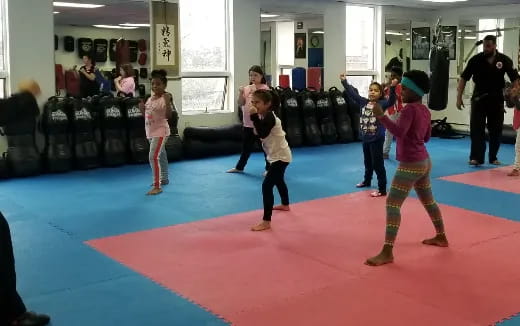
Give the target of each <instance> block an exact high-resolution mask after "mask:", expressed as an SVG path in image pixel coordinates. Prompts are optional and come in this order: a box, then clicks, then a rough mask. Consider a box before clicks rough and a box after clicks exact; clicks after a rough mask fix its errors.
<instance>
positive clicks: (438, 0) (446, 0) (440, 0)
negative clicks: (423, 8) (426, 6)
mask: <svg viewBox="0 0 520 326" xmlns="http://www.w3.org/2000/svg"><path fill="white" fill-rule="evenodd" d="M421 1H424V2H438V3H449V2H465V1H468V0H421Z"/></svg>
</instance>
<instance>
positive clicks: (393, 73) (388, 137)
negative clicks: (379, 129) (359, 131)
mask: <svg viewBox="0 0 520 326" xmlns="http://www.w3.org/2000/svg"><path fill="white" fill-rule="evenodd" d="M401 78H403V69H401V68H399V67H392V69H391V70H390V84H391V83H392V80H397V81H398V82H399V83H400V82H401ZM401 90H402V88H401V84H397V86H396V87H395V104H394V106H391V107H389V108H388V110H387V111H386V113H387V114H388V117H389V118H390V120H392V121H397V119H399V114H400V113H401V110H402V108H403V99H402V97H401ZM385 96H386V97H389V96H390V87H386V88H385ZM393 141H394V136H393V135H392V133H391V132H390V130H388V129H386V133H385V143H384V145H383V158H384V159H385V160H386V159H389V158H390V149H391V148H392V142H393Z"/></svg>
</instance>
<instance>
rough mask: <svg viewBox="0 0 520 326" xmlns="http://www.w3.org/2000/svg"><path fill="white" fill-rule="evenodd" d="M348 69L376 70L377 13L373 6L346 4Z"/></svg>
mask: <svg viewBox="0 0 520 326" xmlns="http://www.w3.org/2000/svg"><path fill="white" fill-rule="evenodd" d="M346 10H347V17H346V20H347V22H346V23H347V24H346V25H347V33H346V36H347V42H346V46H347V48H346V53H347V70H356V71H357V70H374V52H375V51H374V50H375V39H376V38H375V33H374V32H375V31H374V25H375V13H374V11H375V10H374V8H373V7H359V6H346Z"/></svg>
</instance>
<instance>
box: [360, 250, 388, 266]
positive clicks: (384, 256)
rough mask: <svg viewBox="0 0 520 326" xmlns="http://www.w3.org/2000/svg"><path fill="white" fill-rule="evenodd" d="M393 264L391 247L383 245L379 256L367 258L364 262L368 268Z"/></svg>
mask: <svg viewBox="0 0 520 326" xmlns="http://www.w3.org/2000/svg"><path fill="white" fill-rule="evenodd" d="M393 262H394V254H393V253H392V247H391V246H388V245H385V246H384V247H383V250H381V252H380V253H379V255H377V256H374V257H372V258H368V259H367V260H366V262H365V265H369V266H381V265H385V264H390V263H393Z"/></svg>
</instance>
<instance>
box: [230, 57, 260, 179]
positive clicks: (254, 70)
mask: <svg viewBox="0 0 520 326" xmlns="http://www.w3.org/2000/svg"><path fill="white" fill-rule="evenodd" d="M260 89H269V87H268V86H267V85H266V80H265V77H264V72H263V71H262V68H261V67H260V66H252V67H251V68H249V85H248V86H245V87H244V86H242V87H240V95H239V96H238V105H240V106H241V108H242V117H243V118H242V124H243V125H244V127H243V138H242V139H243V141H242V154H241V155H240V159H239V160H238V163H237V165H236V166H235V167H234V168H232V169H230V170H228V171H226V172H227V173H242V172H244V168H245V167H246V164H247V160H248V159H249V156H251V152H252V150H253V146H254V145H255V142H257V143H259V142H260V141H259V139H258V135H256V134H255V129H254V127H253V122H252V121H251V118H250V117H249V109H250V108H251V99H252V97H253V93H254V92H255V91H256V90H260ZM264 155H265V153H264ZM268 168H269V165H268V163H267V159H266V162H265V171H266V172H264V176H265V175H266V173H267V169H268Z"/></svg>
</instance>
